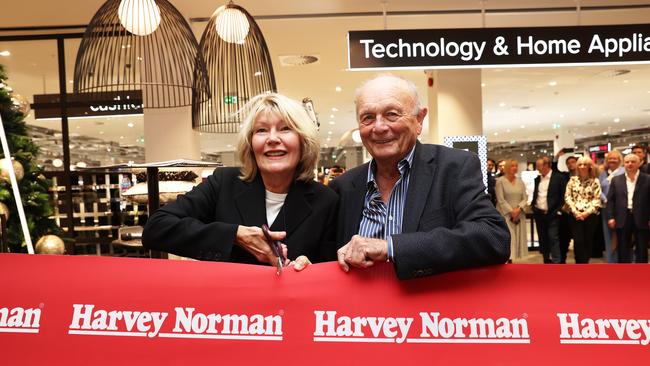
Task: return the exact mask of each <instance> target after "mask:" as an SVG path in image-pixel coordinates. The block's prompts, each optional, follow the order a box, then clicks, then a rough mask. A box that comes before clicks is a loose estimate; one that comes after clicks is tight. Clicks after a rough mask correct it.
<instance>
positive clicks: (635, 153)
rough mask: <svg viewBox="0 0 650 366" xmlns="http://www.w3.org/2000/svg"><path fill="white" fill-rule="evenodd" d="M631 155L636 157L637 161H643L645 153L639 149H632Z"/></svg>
mask: <svg viewBox="0 0 650 366" xmlns="http://www.w3.org/2000/svg"><path fill="white" fill-rule="evenodd" d="M632 154H634V155H636V156H638V157H639V161H643V159H645V151H644V150H643V149H642V148H640V147H636V148H634V149H632Z"/></svg>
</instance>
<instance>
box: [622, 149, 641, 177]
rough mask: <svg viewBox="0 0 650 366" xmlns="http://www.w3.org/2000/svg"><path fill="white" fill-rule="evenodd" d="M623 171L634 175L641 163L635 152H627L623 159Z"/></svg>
mask: <svg viewBox="0 0 650 366" xmlns="http://www.w3.org/2000/svg"><path fill="white" fill-rule="evenodd" d="M623 164H624V165H625V172H626V173H627V174H629V175H635V174H636V172H637V171H638V170H639V166H640V165H641V160H640V159H639V157H638V156H636V155H635V154H627V155H626V156H625V158H624V159H623Z"/></svg>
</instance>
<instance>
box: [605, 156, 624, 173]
mask: <svg viewBox="0 0 650 366" xmlns="http://www.w3.org/2000/svg"><path fill="white" fill-rule="evenodd" d="M620 165H621V160H620V159H619V158H618V156H616V155H608V156H607V169H609V170H616V169H618V167H619V166H620Z"/></svg>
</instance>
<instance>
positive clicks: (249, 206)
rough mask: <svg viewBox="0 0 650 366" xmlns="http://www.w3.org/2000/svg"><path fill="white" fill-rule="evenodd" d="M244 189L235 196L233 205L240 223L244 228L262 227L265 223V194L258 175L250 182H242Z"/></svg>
mask: <svg viewBox="0 0 650 366" xmlns="http://www.w3.org/2000/svg"><path fill="white" fill-rule="evenodd" d="M242 185H243V186H244V188H243V189H242V190H241V191H240V192H238V193H236V194H235V205H236V206H237V210H238V211H239V216H240V217H241V219H242V221H241V222H242V223H243V224H244V225H246V226H262V224H265V223H266V193H265V192H264V183H263V182H262V178H261V177H260V175H259V174H257V176H256V177H255V179H254V180H253V181H252V182H242Z"/></svg>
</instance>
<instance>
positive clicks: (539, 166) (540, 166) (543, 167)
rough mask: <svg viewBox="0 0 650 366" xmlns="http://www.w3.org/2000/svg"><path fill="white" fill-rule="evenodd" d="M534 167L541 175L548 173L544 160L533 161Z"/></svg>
mask: <svg viewBox="0 0 650 366" xmlns="http://www.w3.org/2000/svg"><path fill="white" fill-rule="evenodd" d="M535 168H536V169H537V171H538V172H539V174H541V175H542V176H545V175H546V173H548V170H549V169H548V165H546V164H544V160H542V159H539V160H537V161H536V162H535Z"/></svg>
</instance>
